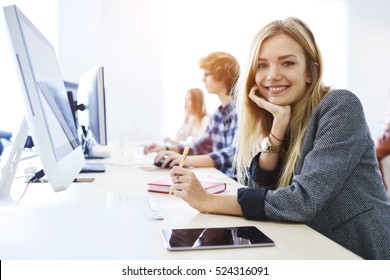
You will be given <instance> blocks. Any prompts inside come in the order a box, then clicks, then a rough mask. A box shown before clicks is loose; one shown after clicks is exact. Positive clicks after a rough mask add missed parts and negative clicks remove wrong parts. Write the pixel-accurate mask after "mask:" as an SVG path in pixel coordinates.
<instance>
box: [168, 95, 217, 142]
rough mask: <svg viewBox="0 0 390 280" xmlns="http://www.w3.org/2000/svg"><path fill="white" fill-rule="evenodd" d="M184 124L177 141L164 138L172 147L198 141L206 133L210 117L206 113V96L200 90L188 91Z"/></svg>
mask: <svg viewBox="0 0 390 280" xmlns="http://www.w3.org/2000/svg"><path fill="white" fill-rule="evenodd" d="M184 110H185V116H184V122H183V124H182V125H181V127H180V128H179V129H178V131H177V133H176V139H175V140H173V139H171V138H169V137H166V138H164V142H166V143H168V144H170V145H176V144H186V143H191V142H193V141H196V140H198V139H199V138H200V137H201V136H202V135H203V134H204V132H205V131H206V127H207V125H208V124H209V122H210V116H209V115H208V114H207V111H206V104H205V96H204V93H203V91H202V90H201V89H200V88H192V89H190V90H188V91H187V93H186V96H185V100H184Z"/></svg>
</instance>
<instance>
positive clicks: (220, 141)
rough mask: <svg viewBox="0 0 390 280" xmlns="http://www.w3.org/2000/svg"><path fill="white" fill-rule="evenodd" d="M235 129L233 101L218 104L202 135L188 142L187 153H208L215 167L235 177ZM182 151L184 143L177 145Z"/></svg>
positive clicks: (235, 118)
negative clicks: (224, 105) (233, 163)
mask: <svg viewBox="0 0 390 280" xmlns="http://www.w3.org/2000/svg"><path fill="white" fill-rule="evenodd" d="M236 129H237V113H236V111H235V109H234V101H230V103H229V104H228V105H227V106H226V107H222V106H219V107H218V109H217V110H216V111H215V112H214V114H212V115H211V117H210V123H209V125H208V126H207V129H206V131H205V133H204V135H203V136H202V137H201V138H200V139H198V140H197V141H195V142H193V143H191V144H190V151H189V155H208V156H210V157H211V158H212V159H213V160H214V162H215V167H216V168H217V169H218V170H220V171H222V172H223V173H225V174H226V175H228V176H230V177H232V178H233V179H235V178H236V175H235V172H234V171H233V168H232V162H233V157H234V153H235V151H236V149H235V147H234V145H233V141H234V137H235V133H236ZM179 148H180V152H183V150H184V145H181V144H180V145H179Z"/></svg>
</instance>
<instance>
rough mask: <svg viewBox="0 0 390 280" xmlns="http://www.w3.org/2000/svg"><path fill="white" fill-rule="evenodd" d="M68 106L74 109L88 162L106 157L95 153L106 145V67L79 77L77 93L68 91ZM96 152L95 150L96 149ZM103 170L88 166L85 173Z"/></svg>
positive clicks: (93, 69) (95, 68)
mask: <svg viewBox="0 0 390 280" xmlns="http://www.w3.org/2000/svg"><path fill="white" fill-rule="evenodd" d="M68 89H70V90H71V92H68V98H69V102H70V103H71V106H72V111H73V117H74V120H75V123H76V126H78V128H79V129H80V135H81V141H82V147H83V151H84V156H85V158H86V159H101V158H105V157H107V155H106V154H101V153H95V152H94V146H95V147H96V144H98V145H99V146H106V145H107V125H106V97H105V84H104V67H103V66H96V67H94V68H92V69H90V70H89V71H87V72H85V73H84V74H82V75H81V76H80V80H79V83H78V85H77V91H76V92H77V93H76V94H72V93H74V92H75V90H74V88H68ZM95 150H96V149H95ZM103 171H104V167H103V166H102V165H97V164H87V165H86V166H85V167H84V168H83V170H82V172H103Z"/></svg>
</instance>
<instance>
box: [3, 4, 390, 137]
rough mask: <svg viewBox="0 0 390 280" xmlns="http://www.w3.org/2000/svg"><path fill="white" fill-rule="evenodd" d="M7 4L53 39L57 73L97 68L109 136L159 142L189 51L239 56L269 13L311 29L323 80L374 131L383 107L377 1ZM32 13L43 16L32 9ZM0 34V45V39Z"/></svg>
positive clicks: (382, 27) (177, 103) (381, 19)
mask: <svg viewBox="0 0 390 280" xmlns="http://www.w3.org/2000/svg"><path fill="white" fill-rule="evenodd" d="M7 2H16V3H17V4H18V3H20V5H21V6H20V7H21V8H22V9H23V11H24V12H25V13H26V14H27V16H28V17H31V19H32V20H33V22H34V23H36V25H37V26H38V28H39V29H41V30H42V31H43V33H44V34H45V36H47V37H48V38H49V40H50V41H51V42H52V43H53V44H54V45H55V46H56V45H57V43H58V50H59V52H58V54H59V61H60V66H61V69H62V72H63V75H64V77H65V79H68V80H73V81H77V80H78V78H79V76H80V75H81V74H82V73H83V72H85V71H87V70H88V69H89V68H92V67H93V66H95V65H97V64H102V65H104V66H105V68H106V86H107V102H108V108H107V109H108V129H109V131H108V133H109V138H110V139H113V138H118V137H125V136H129V138H131V139H138V140H148V139H162V137H163V136H165V134H170V133H172V131H173V129H174V128H176V127H177V126H178V125H179V123H180V121H181V119H182V104H183V103H182V100H183V94H184V92H185V90H186V89H188V88H189V87H193V86H200V87H202V84H201V83H200V76H199V75H198V73H197V71H198V65H197V62H198V60H199V58H200V57H202V56H203V55H206V54H208V53H209V52H211V51H216V50H223V51H228V52H231V53H232V54H233V55H235V56H236V57H237V58H238V59H239V61H240V63H244V60H245V57H246V52H247V47H248V44H249V41H250V39H251V38H252V36H253V35H254V33H255V32H256V31H257V30H258V29H259V28H260V27H261V26H263V25H264V24H265V23H267V22H269V21H270V20H273V19H276V18H284V17H286V16H288V15H294V16H299V17H301V18H302V19H303V20H305V21H306V22H307V23H308V24H309V25H310V26H311V28H312V29H313V31H314V33H315V35H316V37H317V41H318V42H319V45H320V47H321V49H322V52H323V56H324V60H325V81H326V82H327V83H330V84H335V85H336V86H337V87H347V88H348V89H351V90H352V91H354V92H355V93H356V94H357V95H358V96H359V97H360V99H361V100H362V102H363V106H364V108H365V111H366V117H367V120H368V122H369V125H370V128H371V131H372V133H373V136H374V137H376V135H378V133H379V130H380V128H381V125H382V120H383V119H384V118H385V115H386V112H387V104H388V98H389V91H390V79H389V71H388V67H387V65H389V60H390V55H389V52H388V50H390V32H389V31H390V17H389V16H387V13H388V11H389V10H390V9H389V8H390V2H388V1H387V0H370V1H368V0H316V1H312V0H296V1H288V0H284V1H283V0H279V1H265V0H243V1H241V0H240V1H239V0H186V1H183V0H164V1H160V0H83V1H79V0H57V1H51V0H39V1H38V0H37V1H34V5H32V4H29V2H30V1H28V0H19V1H6V0H4V1H3V2H2V4H5V3H7ZM18 5H19V4H18ZM33 11H36V12H35V13H34V12H33ZM42 12H43V13H44V15H43V16H37V15H36V14H37V13H38V14H39V13H42ZM345 12H346V15H345V16H343V15H344V14H345ZM57 15H58V16H59V20H58V21H57V20H56V18H55V16H57ZM53 16H54V18H53ZM239 16H243V18H240V17H239ZM345 26H347V27H346V28H345ZM1 29H4V28H3V26H1ZM53 29H54V30H58V34H56V32H53V31H50V30H53ZM209 31H211V32H209ZM0 35H1V38H0V39H2V40H1V41H0V42H1V44H2V45H5V44H3V42H4V41H3V39H4V40H7V39H6V37H5V36H4V33H0ZM199 42H200V43H201V45H197V46H195V43H199ZM343 45H346V46H347V48H344V47H341V46H343ZM5 50H6V49H4V48H3V46H2V47H1V56H2V57H0V59H1V61H2V62H3V61H4V60H3V58H5V60H7V58H8V54H7V52H6V51H5ZM177 58H179V59H177ZM3 65H4V64H3V63H1V65H0V69H1V72H0V74H1V75H0V83H1V84H2V85H3V87H2V89H1V90H0V95H1V98H0V129H3V127H5V126H7V125H8V123H9V121H10V119H11V118H10V117H9V116H10V115H12V113H13V112H14V110H13V109H10V108H11V106H9V103H8V96H9V95H10V94H15V90H9V88H8V87H7V86H5V87H4V85H7V84H8V85H9V84H13V83H14V82H13V81H12V71H10V69H8V68H4V67H3ZM4 100H6V101H4ZM208 104H209V107H208V108H210V109H209V111H211V110H213V109H215V107H216V106H217V104H218V102H217V100H216V98H215V96H209V97H208ZM19 106H20V104H19ZM3 130H4V129H3Z"/></svg>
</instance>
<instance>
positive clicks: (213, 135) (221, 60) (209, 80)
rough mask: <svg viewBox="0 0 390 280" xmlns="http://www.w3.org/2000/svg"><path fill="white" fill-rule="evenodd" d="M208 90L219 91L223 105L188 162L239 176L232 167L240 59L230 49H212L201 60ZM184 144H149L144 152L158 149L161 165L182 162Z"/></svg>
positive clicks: (156, 159) (211, 92) (192, 148)
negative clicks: (218, 50) (235, 94)
mask: <svg viewBox="0 0 390 280" xmlns="http://www.w3.org/2000/svg"><path fill="white" fill-rule="evenodd" d="M199 68H200V69H201V70H202V71H203V79H202V82H203V83H204V85H205V87H206V89H207V92H208V93H210V94H216V95H217V96H218V98H219V100H220V102H221V105H220V106H219V107H218V108H217V109H216V110H215V111H214V113H213V114H212V115H211V116H210V123H209V125H208V126H207V129H206V131H205V133H204V134H203V135H202V136H201V137H200V138H199V139H198V140H197V141H194V142H192V143H190V144H189V145H188V146H189V147H190V151H189V154H188V156H187V158H186V160H185V163H184V165H185V166H187V167H189V166H191V167H215V168H217V169H218V170H220V171H222V172H223V173H225V174H226V175H228V176H230V177H232V178H234V179H235V172H234V170H233V167H232V165H233V164H232V163H233V158H234V154H235V147H234V145H233V141H234V137H235V133H236V130H237V112H236V110H235V102H234V91H235V84H236V82H237V79H238V77H239V74H240V65H239V63H238V61H237V59H236V58H235V57H234V56H232V55H231V54H229V53H226V52H212V53H210V54H209V55H207V56H205V57H203V58H202V59H201V60H200V61H199ZM184 146H185V145H183V144H174V145H171V146H169V147H168V146H163V145H158V144H149V145H147V146H145V147H144V153H145V154H148V153H151V152H157V153H158V154H157V156H156V157H155V162H156V163H161V164H159V166H160V167H162V168H165V167H172V166H174V165H179V162H180V157H181V153H182V152H183V150H184Z"/></svg>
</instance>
